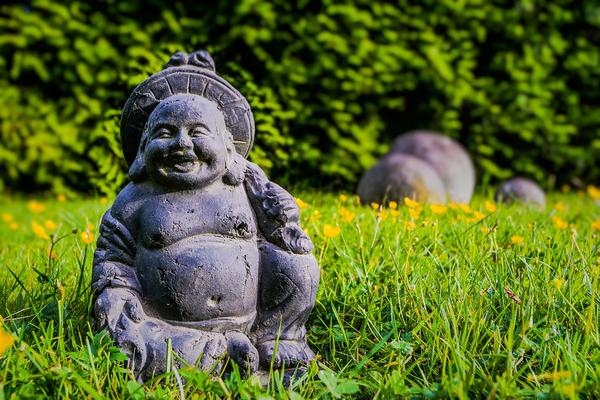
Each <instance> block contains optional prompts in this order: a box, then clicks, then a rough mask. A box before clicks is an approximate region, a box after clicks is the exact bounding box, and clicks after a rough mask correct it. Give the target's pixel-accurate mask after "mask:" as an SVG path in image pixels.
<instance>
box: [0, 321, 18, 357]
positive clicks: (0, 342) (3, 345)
mask: <svg viewBox="0 0 600 400" xmlns="http://www.w3.org/2000/svg"><path fill="white" fill-rule="evenodd" d="M14 342H15V337H14V336H13V335H11V334H10V333H6V332H4V331H3V330H2V329H1V328H0V356H2V353H4V352H5V351H6V350H7V349H8V348H9V347H10V346H12V344H13V343H14Z"/></svg>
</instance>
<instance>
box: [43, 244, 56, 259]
mask: <svg viewBox="0 0 600 400" xmlns="http://www.w3.org/2000/svg"><path fill="white" fill-rule="evenodd" d="M46 255H47V256H48V258H50V259H51V260H56V259H57V258H58V253H57V252H56V250H54V249H53V248H52V247H48V251H46Z"/></svg>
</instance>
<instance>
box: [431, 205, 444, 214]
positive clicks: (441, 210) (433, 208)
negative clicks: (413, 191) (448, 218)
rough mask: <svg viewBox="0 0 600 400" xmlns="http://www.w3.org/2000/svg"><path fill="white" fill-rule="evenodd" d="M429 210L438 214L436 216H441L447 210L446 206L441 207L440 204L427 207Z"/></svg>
mask: <svg viewBox="0 0 600 400" xmlns="http://www.w3.org/2000/svg"><path fill="white" fill-rule="evenodd" d="M429 208H431V212H432V213H434V214H438V215H442V214H443V213H445V212H446V210H447V209H448V208H447V207H446V206H443V205H441V204H431V205H430V206H429Z"/></svg>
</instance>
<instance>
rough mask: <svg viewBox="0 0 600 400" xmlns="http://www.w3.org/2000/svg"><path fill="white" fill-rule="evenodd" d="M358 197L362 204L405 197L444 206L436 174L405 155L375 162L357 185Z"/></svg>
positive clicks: (443, 191)
mask: <svg viewBox="0 0 600 400" xmlns="http://www.w3.org/2000/svg"><path fill="white" fill-rule="evenodd" d="M358 196H359V197H360V201H361V202H362V203H363V204H370V203H379V204H387V203H389V202H390V201H396V202H401V201H402V200H403V199H404V198H405V197H409V198H411V199H414V200H417V201H419V202H431V203H438V204H444V203H445V202H446V191H445V189H444V184H443V183H442V180H441V179H440V177H439V176H438V174H437V172H435V170H434V169H433V168H432V167H431V166H430V165H429V164H427V163H426V162H425V161H423V160H421V159H419V158H417V157H413V156H411V155H408V154H388V155H387V156H385V157H383V158H382V159H381V160H379V162H378V163H377V164H375V166H374V167H373V168H371V169H370V170H368V171H367V172H366V173H365V174H364V175H363V177H362V178H361V180H360V182H359V183H358Z"/></svg>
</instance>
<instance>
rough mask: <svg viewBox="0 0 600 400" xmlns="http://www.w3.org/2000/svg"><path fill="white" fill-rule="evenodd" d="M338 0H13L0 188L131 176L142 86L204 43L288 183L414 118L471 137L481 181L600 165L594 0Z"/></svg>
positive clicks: (95, 183)
mask: <svg viewBox="0 0 600 400" xmlns="http://www.w3.org/2000/svg"><path fill="white" fill-rule="evenodd" d="M336 3H337V2H335V1H321V2H318V1H297V2H295V4H292V3H291V2H289V1H287V0H273V1H269V2H264V1H259V0H244V1H237V2H234V1H220V2H217V3H216V4H209V3H208V2H178V1H161V0H154V1H128V2H124V1H118V0H105V1H102V2H86V1H64V2H59V1H47V0H41V1H23V2H18V3H13V4H9V5H3V6H0V85H1V87H2V90H0V139H1V140H2V146H0V185H2V186H3V187H6V188H10V189H13V190H32V189H36V190H39V189H52V190H53V191H63V192H64V191H69V190H75V191H83V192H89V191H92V190H95V189H96V188H99V189H100V190H101V191H102V192H112V191H114V190H116V189H118V188H119V187H120V186H122V185H123V183H124V182H125V181H126V166H125V163H124V161H123V160H122V156H121V151H120V146H119V142H118V124H119V120H118V118H119V116H120V110H121V108H122V106H123V104H124V102H125V100H126V98H127V96H128V95H129V93H130V92H131V90H132V89H133V87H134V86H135V85H136V84H138V83H139V82H141V81H142V80H143V79H144V78H145V77H147V76H148V75H149V74H151V73H153V72H157V71H159V70H160V69H161V68H162V67H163V65H164V63H165V62H166V61H167V60H168V58H169V56H170V55H171V54H172V53H174V52H175V51H178V50H186V51H192V50H195V49H200V48H206V49H207V50H209V51H210V52H211V53H212V54H213V56H214V58H215V61H216V64H217V70H218V71H219V72H220V73H221V74H222V75H224V76H225V77H226V78H227V79H229V80H230V81H231V82H232V83H233V84H234V85H235V86H236V87H238V89H239V90H240V91H241V92H242V93H243V94H244V95H246V96H247V98H248V100H249V102H250V104H251V105H252V107H253V110H254V114H255V117H256V126H257V135H256V136H257V140H256V144H255V147H254V149H253V151H252V153H251V158H252V159H253V160H254V161H256V162H258V163H259V164H260V165H261V166H263V167H264V168H265V169H267V170H268V171H269V172H270V174H271V175H272V176H274V177H275V178H277V179H280V180H281V179H283V180H284V181H288V182H292V183H297V184H313V185H314V184H326V185H328V186H332V185H337V186H346V187H348V188H350V187H352V185H354V184H355V182H356V181H357V180H358V177H359V176H360V174H361V173H362V172H363V171H364V169H365V168H367V167H369V166H371V165H372V164H373V163H374V162H375V160H376V158H377V157H378V156H379V155H380V154H382V153H383V152H385V151H386V150H387V147H388V145H389V143H390V142H391V139H392V138H393V137H395V136H396V135H398V134H400V133H402V132H405V131H407V130H411V129H417V128H429V129H435V130H439V131H442V132H444V133H446V134H448V135H450V136H452V137H455V138H457V139H459V140H460V141H461V142H462V143H463V144H465V145H466V147H467V148H468V149H469V151H470V152H471V154H472V155H473V157H474V160H475V163H476V165H477V166H478V168H479V171H480V176H483V177H484V179H488V178H492V179H493V178H506V177H508V176H510V175H512V174H513V173H518V174H524V175H528V176H531V177H533V178H535V179H537V180H539V181H542V182H546V185H548V184H552V181H551V180H550V181H549V180H548V176H549V174H552V176H555V177H556V178H557V180H558V181H559V182H564V181H566V180H568V179H570V178H572V177H580V178H581V179H583V180H585V181H593V180H597V179H599V178H600V166H599V165H598V160H599V159H600V5H598V3H597V2H596V1H591V0H581V1H577V0H562V1H554V2H534V1H532V0H521V1H500V0H498V1H493V2H490V1H484V0H465V1H454V0H427V1H421V2H420V4H419V5H414V4H410V3H415V2H411V1H409V0H398V2H397V4H396V5H391V4H389V3H387V2H373V1H370V0H369V1H366V0H365V1H362V0H356V1H353V2H352V4H346V5H340V4H336ZM318 174H320V176H321V178H317V177H315V176H317V175H318Z"/></svg>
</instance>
